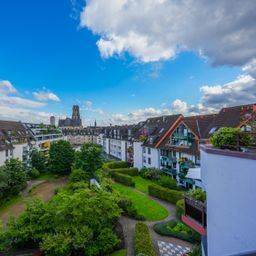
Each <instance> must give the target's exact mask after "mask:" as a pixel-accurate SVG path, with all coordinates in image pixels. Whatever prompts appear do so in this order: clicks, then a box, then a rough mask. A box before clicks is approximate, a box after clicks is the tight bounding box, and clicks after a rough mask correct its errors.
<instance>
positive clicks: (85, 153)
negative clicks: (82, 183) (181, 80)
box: [75, 144, 102, 178]
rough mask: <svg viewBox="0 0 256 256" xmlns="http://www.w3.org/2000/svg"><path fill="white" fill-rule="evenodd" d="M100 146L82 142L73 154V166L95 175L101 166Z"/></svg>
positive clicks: (92, 175) (90, 175) (91, 175)
mask: <svg viewBox="0 0 256 256" xmlns="http://www.w3.org/2000/svg"><path fill="white" fill-rule="evenodd" d="M101 153H102V148H101V147H100V146H97V145H94V144H83V145H82V147H81V150H80V151H78V152H76V154H75V168H77V169H82V170H84V171H85V172H86V173H88V176H89V177H90V178H91V177H95V172H96V171H97V169H99V168H100V167H101V166H102V157H101Z"/></svg>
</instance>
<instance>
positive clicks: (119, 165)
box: [103, 161, 131, 170]
mask: <svg viewBox="0 0 256 256" xmlns="http://www.w3.org/2000/svg"><path fill="white" fill-rule="evenodd" d="M130 166H131V164H130V163H128V162H124V161H116V162H107V163H105V164H104V165H103V169H104V170H106V169H118V168H129V167H130Z"/></svg>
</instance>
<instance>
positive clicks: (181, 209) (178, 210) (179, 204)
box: [176, 199, 185, 219]
mask: <svg viewBox="0 0 256 256" xmlns="http://www.w3.org/2000/svg"><path fill="white" fill-rule="evenodd" d="M184 210H185V201H184V199H180V200H178V201H177V203H176V214H177V216H178V217H179V218H180V219H181V215H182V214H184Z"/></svg>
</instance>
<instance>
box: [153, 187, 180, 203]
mask: <svg viewBox="0 0 256 256" xmlns="http://www.w3.org/2000/svg"><path fill="white" fill-rule="evenodd" d="M148 193H149V195H151V196H154V197H157V198H160V199H163V200H166V201H168V202H170V203H172V204H176V203H177V201H178V200H180V199H182V194H183V192H181V191H177V190H171V189H168V188H164V187H161V186H159V185H156V184H151V185H149V186H148Z"/></svg>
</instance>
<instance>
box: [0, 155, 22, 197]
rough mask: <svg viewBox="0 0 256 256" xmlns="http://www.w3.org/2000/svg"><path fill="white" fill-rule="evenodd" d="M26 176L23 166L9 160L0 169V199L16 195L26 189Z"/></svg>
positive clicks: (13, 160) (19, 162) (17, 161)
mask: <svg viewBox="0 0 256 256" xmlns="http://www.w3.org/2000/svg"><path fill="white" fill-rule="evenodd" d="M26 180H27V176H26V173H25V168H24V164H23V163H22V162H21V161H19V160H17V159H10V160H8V161H6V162H5V165H4V166H2V167H1V168H0V198H5V197H8V196H12V195H17V194H18V193H19V192H20V191H21V190H22V189H24V188H25V187H26Z"/></svg>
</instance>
